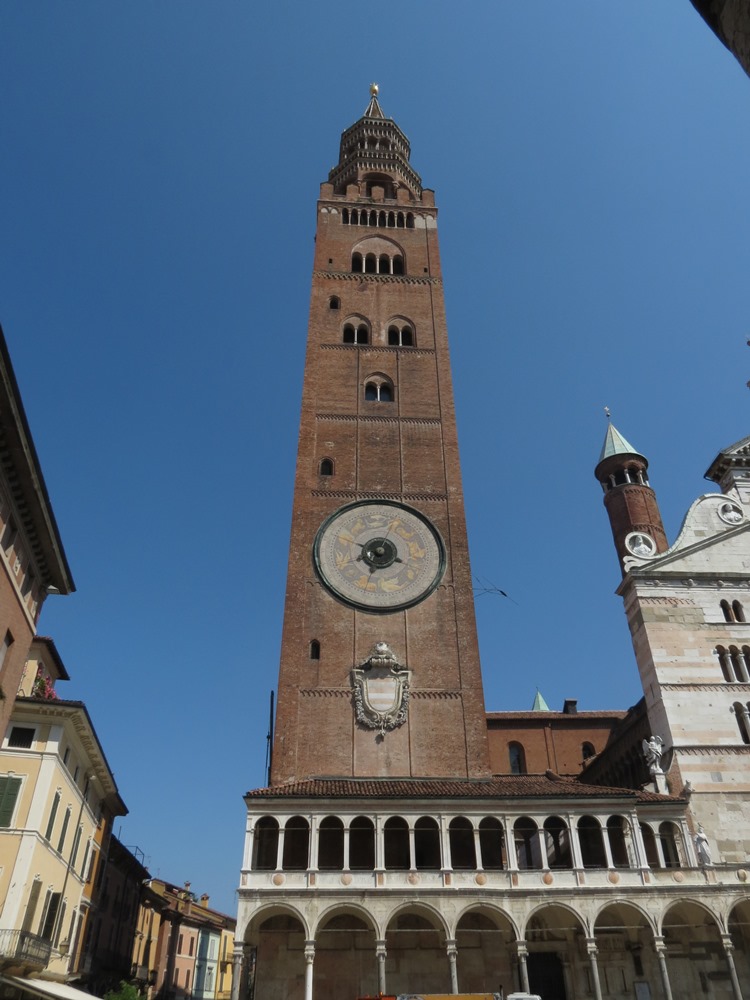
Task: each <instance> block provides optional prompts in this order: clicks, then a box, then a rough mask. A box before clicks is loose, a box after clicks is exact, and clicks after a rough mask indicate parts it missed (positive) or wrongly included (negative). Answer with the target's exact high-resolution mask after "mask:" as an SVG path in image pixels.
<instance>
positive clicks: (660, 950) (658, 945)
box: [654, 935, 667, 956]
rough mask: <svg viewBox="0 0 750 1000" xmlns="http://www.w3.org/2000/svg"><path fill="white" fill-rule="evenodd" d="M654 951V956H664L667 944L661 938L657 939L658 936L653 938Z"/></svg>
mask: <svg viewBox="0 0 750 1000" xmlns="http://www.w3.org/2000/svg"><path fill="white" fill-rule="evenodd" d="M654 950H655V951H656V954H657V955H659V956H661V955H666V953H667V942H666V941H665V940H664V938H663V937H659V936H658V935H656V936H655V937H654Z"/></svg>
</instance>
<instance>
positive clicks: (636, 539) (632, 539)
mask: <svg viewBox="0 0 750 1000" xmlns="http://www.w3.org/2000/svg"><path fill="white" fill-rule="evenodd" d="M625 548H626V549H627V550H628V552H630V553H631V554H632V555H634V556H638V557H639V558H641V559H649V558H650V557H651V556H655V555H656V542H655V541H654V540H653V538H652V537H651V535H647V534H646V532H645V531H631V532H630V534H629V535H626V536H625Z"/></svg>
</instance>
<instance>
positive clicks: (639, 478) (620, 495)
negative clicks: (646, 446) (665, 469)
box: [594, 423, 669, 570]
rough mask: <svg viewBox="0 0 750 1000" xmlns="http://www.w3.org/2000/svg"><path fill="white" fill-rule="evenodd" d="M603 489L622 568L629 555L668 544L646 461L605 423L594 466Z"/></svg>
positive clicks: (650, 552)
mask: <svg viewBox="0 0 750 1000" xmlns="http://www.w3.org/2000/svg"><path fill="white" fill-rule="evenodd" d="M594 475H595V476H596V478H597V479H598V480H599V483H600V484H601V487H602V489H603V490H604V506H605V507H606V509H607V514H608V515H609V523H610V525H611V527H612V537H613V538H614V542H615V548H616V549H617V555H618V557H619V560H620V568H621V569H623V570H624V560H625V559H626V558H627V557H628V556H653V555H656V554H657V553H658V552H665V551H666V550H667V549H668V548H669V544H668V542H667V536H666V534H665V533H664V525H663V524H662V520H661V512H660V511H659V504H658V502H657V500H656V494H655V493H654V491H653V490H652V489H651V486H650V485H649V481H648V462H647V460H646V459H645V458H644V457H643V455H640V454H639V453H638V452H637V451H636V450H635V448H634V447H633V446H632V445H631V444H629V443H628V442H627V441H626V440H625V438H624V437H623V436H622V434H620V432H619V431H618V430H617V428H616V427H615V426H614V424H612V423H608V426H607V433H606V435H605V438H604V444H603V445H602V451H601V455H600V456H599V462H598V464H597V466H596V469H595V470H594Z"/></svg>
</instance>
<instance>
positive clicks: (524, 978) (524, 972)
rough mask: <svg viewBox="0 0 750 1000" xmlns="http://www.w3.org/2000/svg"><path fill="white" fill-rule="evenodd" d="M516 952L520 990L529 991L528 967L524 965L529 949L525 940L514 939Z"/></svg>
mask: <svg viewBox="0 0 750 1000" xmlns="http://www.w3.org/2000/svg"><path fill="white" fill-rule="evenodd" d="M516 954H517V955H518V966H519V969H520V971H521V991H522V992H523V993H530V992H531V990H530V989H529V969H528V966H527V965H526V959H527V958H528V956H529V949H528V948H527V946H526V942H525V941H516Z"/></svg>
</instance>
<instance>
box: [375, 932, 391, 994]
mask: <svg viewBox="0 0 750 1000" xmlns="http://www.w3.org/2000/svg"><path fill="white" fill-rule="evenodd" d="M387 954H388V953H387V951H386V950H385V941H376V942H375V958H376V959H377V963H378V992H379V993H385V992H387V991H386V987H385V960H386V956H387Z"/></svg>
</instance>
